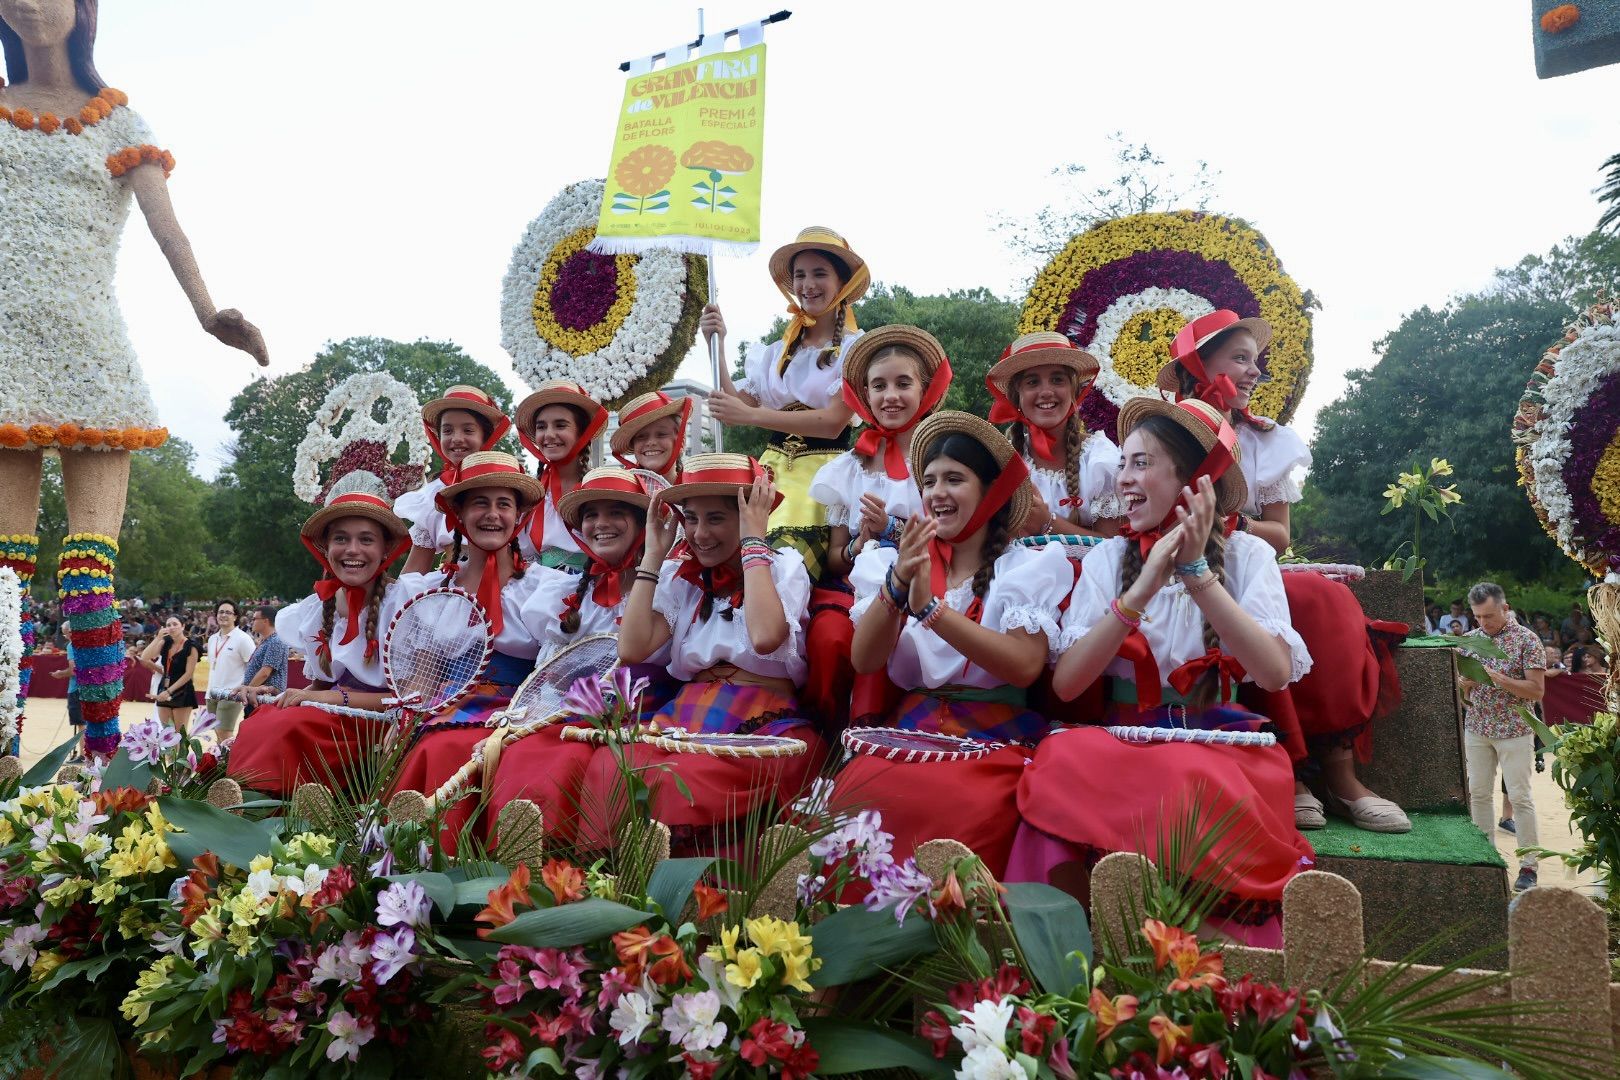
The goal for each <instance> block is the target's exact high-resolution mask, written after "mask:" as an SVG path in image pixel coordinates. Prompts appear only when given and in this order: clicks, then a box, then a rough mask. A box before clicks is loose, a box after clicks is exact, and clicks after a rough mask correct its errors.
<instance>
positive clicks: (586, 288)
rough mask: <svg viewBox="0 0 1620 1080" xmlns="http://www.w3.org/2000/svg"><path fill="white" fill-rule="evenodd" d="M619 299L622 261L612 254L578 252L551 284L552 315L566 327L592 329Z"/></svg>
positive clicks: (565, 264)
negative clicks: (620, 263)
mask: <svg viewBox="0 0 1620 1080" xmlns="http://www.w3.org/2000/svg"><path fill="white" fill-rule="evenodd" d="M618 299H619V261H618V259H617V258H615V257H614V256H612V255H598V254H597V253H596V252H594V251H576V252H574V253H573V254H572V255H570V256H569V257H568V258H567V259H565V260H564V261H563V264H562V266H561V267H559V268H558V270H557V283H556V284H555V285H553V286H552V287H551V317H552V318H554V319H556V320H557V325H559V326H561V327H562V328H563V329H564V330H589V329H590V328H591V327H593V326H595V325H596V324H597V323H599V322H601V321H602V320H603V319H605V318H607V316H608V312H610V311H612V310H613V305H614V303H615V302H616V301H617V300H618Z"/></svg>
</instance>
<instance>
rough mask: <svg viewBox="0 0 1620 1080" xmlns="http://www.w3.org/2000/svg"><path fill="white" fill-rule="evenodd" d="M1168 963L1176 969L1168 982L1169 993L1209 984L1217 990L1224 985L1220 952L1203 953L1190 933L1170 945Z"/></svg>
mask: <svg viewBox="0 0 1620 1080" xmlns="http://www.w3.org/2000/svg"><path fill="white" fill-rule="evenodd" d="M1170 963H1171V964H1172V965H1173V966H1174V967H1175V969H1176V978H1175V980H1174V981H1173V982H1171V984H1170V991H1171V993H1177V992H1179V991H1182V990H1197V989H1199V988H1200V987H1205V986H1210V987H1214V988H1215V989H1217V990H1219V989H1220V988H1221V987H1223V986H1225V985H1226V978H1225V976H1224V975H1223V972H1224V971H1225V965H1226V961H1225V960H1224V959H1223V958H1222V957H1221V954H1220V953H1205V952H1203V951H1201V950H1200V949H1199V948H1198V942H1197V940H1195V939H1194V938H1193V937H1191V936H1190V935H1189V936H1188V937H1185V938H1182V939H1181V940H1179V941H1175V942H1172V943H1171V945H1170Z"/></svg>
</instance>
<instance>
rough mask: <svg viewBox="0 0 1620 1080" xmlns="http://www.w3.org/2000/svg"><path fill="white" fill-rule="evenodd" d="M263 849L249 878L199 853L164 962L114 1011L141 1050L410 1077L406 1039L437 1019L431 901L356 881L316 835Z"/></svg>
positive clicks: (174, 911)
mask: <svg viewBox="0 0 1620 1080" xmlns="http://www.w3.org/2000/svg"><path fill="white" fill-rule="evenodd" d="M269 846H270V851H269V852H268V853H267V854H264V855H260V856H257V857H255V858H254V859H253V860H252V861H251V862H250V863H249V864H248V866H247V867H245V868H242V867H235V866H229V865H223V864H222V863H221V861H220V860H219V859H218V858H216V857H215V856H213V855H211V854H204V855H202V856H200V857H199V858H197V859H196V860H195V861H194V863H193V865H192V868H191V869H190V871H189V872H188V873H187V874H186V876H185V878H184V879H183V880H182V881H180V882H179V883H177V886H176V888H175V889H174V895H173V896H172V898H171V903H170V905H169V911H168V913H167V915H166V917H165V921H164V932H163V933H162V934H161V935H160V940H159V943H158V948H159V951H160V952H161V953H162V954H163V955H161V956H159V957H158V958H157V959H156V960H155V961H154V962H153V963H152V964H151V965H150V966H149V967H148V968H147V970H146V971H145V972H144V973H143V974H142V975H141V977H140V979H139V981H138V984H137V986H136V987H135V989H134V990H132V991H131V992H130V993H129V994H128V996H127V997H125V999H124V1001H123V1004H122V1005H121V1007H120V1008H121V1011H122V1013H123V1015H124V1017H125V1018H126V1019H127V1020H129V1021H130V1022H131V1023H133V1024H134V1025H135V1030H136V1034H137V1035H138V1036H139V1038H140V1041H141V1044H142V1046H143V1048H148V1049H152V1050H157V1051H162V1052H167V1053H171V1054H174V1055H176V1056H178V1057H181V1058H184V1059H188V1060H191V1061H201V1062H204V1063H206V1062H211V1061H214V1060H217V1059H221V1058H227V1057H237V1058H243V1057H250V1058H252V1059H255V1061H256V1062H262V1061H269V1062H273V1063H275V1064H278V1065H280V1066H282V1067H284V1068H286V1069H291V1070H293V1071H298V1072H302V1071H306V1070H307V1071H310V1072H314V1071H316V1070H320V1071H321V1073H322V1075H328V1074H332V1075H348V1074H349V1073H354V1074H356V1075H359V1074H361V1073H370V1074H381V1073H388V1072H390V1070H394V1069H405V1068H407V1066H408V1056H407V1054H406V1052H405V1047H406V1045H407V1041H408V1039H409V1038H410V1035H411V1032H412V1029H413V1027H415V1028H419V1027H420V1025H422V1024H425V1023H427V1022H429V1021H430V1020H431V1019H432V1016H433V1012H432V1009H431V1007H430V1005H429V1002H428V992H429V990H430V989H431V988H432V984H431V983H430V982H429V981H428V980H427V979H425V978H424V977H423V962H424V961H425V960H426V959H428V958H429V957H433V956H437V955H439V951H438V949H437V948H436V945H437V943H436V940H435V938H434V935H433V924H432V915H433V903H432V901H431V900H430V899H429V897H428V895H427V892H426V890H425V889H424V888H423V886H422V884H421V883H420V882H419V881H417V880H413V879H411V878H409V877H406V878H403V879H397V880H388V879H385V878H381V877H372V876H371V875H369V874H366V873H364V872H363V871H362V872H360V873H359V874H357V873H356V871H355V870H353V869H351V867H350V866H349V865H347V864H346V863H345V862H344V861H343V860H342V859H341V857H340V856H341V851H340V850H339V844H338V842H337V841H336V840H334V839H333V838H332V837H330V836H326V835H323V834H321V833H314V832H304V833H299V834H297V835H295V836H293V837H291V838H289V839H287V840H285V841H281V840H273V841H271V843H270V845H269ZM334 1068H335V1070H336V1071H335V1072H334V1071H333V1070H334Z"/></svg>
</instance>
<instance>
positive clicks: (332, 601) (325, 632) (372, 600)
mask: <svg viewBox="0 0 1620 1080" xmlns="http://www.w3.org/2000/svg"><path fill="white" fill-rule="evenodd" d="M456 539H457V540H458V541H459V540H460V539H461V538H460V537H459V536H458V537H457V538H456ZM393 583H394V579H393V578H391V577H389V576H388V575H386V574H382V575H379V576H378V577H376V578H374V579H373V580H372V582H371V588H370V595H368V596H367V597H366V655H367V656H368V657H369V656H370V655H371V653H372V649H373V647H374V646H375V645H376V644H377V620H378V618H379V616H380V614H381V611H382V598H383V593H385V592H387V591H388V586H390V585H392V584H393ZM351 614H352V613H351ZM336 624H337V593H333V594H332V595H331V596H328V597H327V598H326V599H325V600H324V601H322V602H321V639H322V640H323V641H325V642H327V643H328V648H327V651H326V655H324V656H323V655H321V654H320V651H319V650H317V652H316V662H317V663H319V664H320V665H321V672H322V674H324V675H326V676H327V677H328V678H330V677H331V675H332V654H331V647H330V643H331V641H332V631H333V629H334V627H335V626H336Z"/></svg>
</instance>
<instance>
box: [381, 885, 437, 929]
mask: <svg viewBox="0 0 1620 1080" xmlns="http://www.w3.org/2000/svg"><path fill="white" fill-rule="evenodd" d="M432 914H433V902H432V901H431V900H429V899H428V895H427V891H426V890H425V889H423V888H422V885H421V883H420V882H416V881H396V882H394V883H393V884H392V885H390V886H388V888H386V889H384V890H383V891H382V893H381V894H380V895H379V896H378V897H377V925H378V926H410V927H414V928H415V929H418V930H426V929H427V928H428V926H429V924H430V922H431V919H432Z"/></svg>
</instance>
